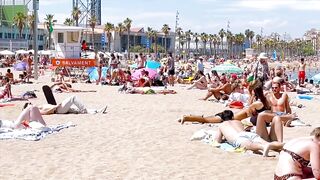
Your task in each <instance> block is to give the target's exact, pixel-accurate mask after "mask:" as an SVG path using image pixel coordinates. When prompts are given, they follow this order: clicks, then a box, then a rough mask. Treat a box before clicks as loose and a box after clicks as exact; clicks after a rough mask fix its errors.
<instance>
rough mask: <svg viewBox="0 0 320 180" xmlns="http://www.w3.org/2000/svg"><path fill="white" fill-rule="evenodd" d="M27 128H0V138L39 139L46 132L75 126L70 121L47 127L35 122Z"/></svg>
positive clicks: (45, 134)
mask: <svg viewBox="0 0 320 180" xmlns="http://www.w3.org/2000/svg"><path fill="white" fill-rule="evenodd" d="M31 127H33V128H28V129H7V128H0V139H23V140H27V141H39V140H41V139H43V138H44V137H46V136H47V135H48V134H52V133H54V132H59V131H60V130H62V129H65V128H69V127H75V125H74V124H73V123H71V122H68V123H67V124H59V125H54V126H49V127H43V126H39V125H38V124H36V123H33V124H31Z"/></svg>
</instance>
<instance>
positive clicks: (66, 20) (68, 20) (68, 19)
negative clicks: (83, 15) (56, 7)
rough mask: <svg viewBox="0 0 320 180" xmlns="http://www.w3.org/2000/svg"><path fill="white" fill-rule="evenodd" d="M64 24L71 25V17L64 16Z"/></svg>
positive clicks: (72, 22)
mask: <svg viewBox="0 0 320 180" xmlns="http://www.w3.org/2000/svg"><path fill="white" fill-rule="evenodd" d="M63 24H64V25H67V26H73V25H74V20H73V19H71V18H66V19H65V20H64V23H63Z"/></svg>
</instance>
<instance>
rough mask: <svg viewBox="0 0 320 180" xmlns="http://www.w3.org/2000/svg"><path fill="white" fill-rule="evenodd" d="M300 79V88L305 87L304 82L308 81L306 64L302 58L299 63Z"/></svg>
mask: <svg viewBox="0 0 320 180" xmlns="http://www.w3.org/2000/svg"><path fill="white" fill-rule="evenodd" d="M298 79H299V86H300V87H301V86H303V84H304V80H305V79H306V63H305V62H304V58H301V60H300V63H299V73H298Z"/></svg>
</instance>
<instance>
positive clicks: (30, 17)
mask: <svg viewBox="0 0 320 180" xmlns="http://www.w3.org/2000/svg"><path fill="white" fill-rule="evenodd" d="M27 21H28V28H29V35H30V36H29V38H28V39H29V40H32V35H33V29H34V22H35V17H34V14H33V13H32V14H29V15H28V17H27ZM31 44H32V43H31Z"/></svg>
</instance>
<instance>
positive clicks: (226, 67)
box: [212, 63, 243, 74]
mask: <svg viewBox="0 0 320 180" xmlns="http://www.w3.org/2000/svg"><path fill="white" fill-rule="evenodd" d="M212 70H216V71H217V72H218V73H236V74H240V73H242V72H243V70H242V69H241V68H239V67H238V66H235V65H233V64H230V63H224V64H221V65H218V66H216V67H214V68H213V69H212Z"/></svg>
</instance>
